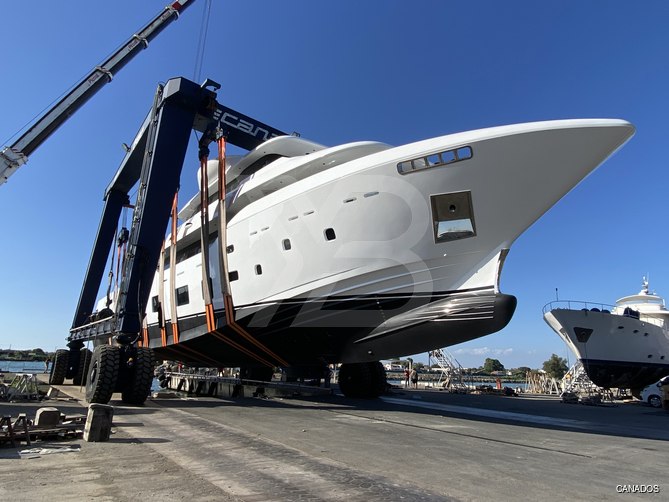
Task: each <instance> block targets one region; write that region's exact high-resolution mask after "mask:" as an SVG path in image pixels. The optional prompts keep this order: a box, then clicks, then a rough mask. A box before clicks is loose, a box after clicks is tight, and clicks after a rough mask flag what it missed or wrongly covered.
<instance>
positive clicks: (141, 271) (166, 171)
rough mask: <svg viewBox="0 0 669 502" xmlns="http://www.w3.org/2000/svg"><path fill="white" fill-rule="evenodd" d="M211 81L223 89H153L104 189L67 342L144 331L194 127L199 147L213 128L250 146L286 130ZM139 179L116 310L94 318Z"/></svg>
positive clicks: (188, 85) (179, 82)
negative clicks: (230, 103) (232, 104)
mask: <svg viewBox="0 0 669 502" xmlns="http://www.w3.org/2000/svg"><path fill="white" fill-rule="evenodd" d="M209 87H212V88H214V89H218V88H220V86H219V85H218V84H216V83H215V82H212V81H210V80H207V81H206V82H205V83H204V84H202V85H201V86H200V85H198V84H196V83H194V82H191V81H189V80H187V79H184V78H174V79H171V80H169V81H168V82H167V84H165V86H164V87H163V86H160V87H159V88H158V91H157V92H156V96H155V100H154V105H153V108H152V110H151V112H150V114H149V115H148V116H147V118H146V119H145V120H144V123H143V124H142V127H141V128H140V130H139V132H138V134H137V136H136V137H135V140H134V141H133V143H132V147H131V148H130V150H129V151H128V152H127V153H126V156H125V158H124V159H123V161H122V163H121V166H120V167H119V169H118V171H117V173H116V175H115V177H114V179H113V180H112V182H111V184H110V185H109V187H108V188H107V190H106V193H105V206H104V211H103V214H102V219H101V221H100V224H99V228H98V233H97V236H96V239H95V245H94V248H93V251H92V254H91V258H90V261H89V263H88V269H87V272H86V276H85V279H84V283H83V286H82V290H81V294H80V297H79V303H78V305H77V309H76V311H75V315H74V319H73V323H72V329H71V330H70V336H69V338H68V340H69V342H70V344H69V345H70V347H72V342H83V341H86V340H92V339H96V338H101V337H110V336H113V335H120V334H125V335H128V336H129V337H137V336H138V335H139V333H140V332H141V329H142V319H143V316H144V311H145V307H146V305H147V302H148V299H149V295H150V290H151V284H152V282H153V278H154V274H155V271H156V268H157V266H158V261H159V257H160V252H161V246H162V243H163V241H164V238H165V229H166V228H167V223H168V220H169V218H170V214H171V211H170V209H171V207H172V203H173V199H174V194H175V193H176V192H177V189H178V186H179V179H180V175H181V169H182V166H183V162H184V158H185V155H186V150H187V147H188V138H189V136H190V132H191V129H194V130H196V131H199V132H201V133H203V138H202V140H201V142H200V143H201V145H200V148H201V149H202V148H206V145H207V144H208V143H209V142H211V141H214V140H216V132H218V134H222V135H223V137H225V138H226V141H227V142H228V143H230V144H233V145H235V146H239V147H241V148H244V149H247V150H251V149H253V148H255V147H257V146H258V145H260V144H261V143H263V142H264V141H266V140H267V139H270V138H272V137H274V136H284V135H286V133H284V132H282V131H279V130H278V129H275V128H273V127H270V126H268V125H266V124H264V123H262V122H259V121H257V120H255V119H253V118H251V117H248V116H246V115H244V114H242V113H239V112H237V111H235V110H232V109H230V108H227V107H225V106H223V105H221V104H219V103H218V102H217V101H216V93H215V92H214V91H212V90H210V89H209ZM205 169H206V168H205ZM138 181H139V192H138V195H137V202H136V205H135V209H134V216H133V222H132V227H131V230H130V235H129V238H128V247H127V257H126V262H125V263H124V266H123V272H122V277H121V286H120V290H119V298H118V302H117V304H116V309H115V313H114V314H113V315H112V316H111V317H109V318H106V319H101V320H97V321H93V322H91V320H90V316H91V314H92V312H93V310H94V307H95V302H96V296H97V294H98V290H99V286H100V284H101V282H102V277H103V274H104V270H105V266H106V263H107V257H108V256H109V254H108V253H109V250H110V249H111V246H112V243H113V242H114V239H115V237H116V228H117V223H118V220H119V216H120V214H121V210H122V208H123V206H124V205H126V204H128V202H129V198H128V192H129V191H130V190H131V189H132V187H133V186H135V185H136V184H137V182H138Z"/></svg>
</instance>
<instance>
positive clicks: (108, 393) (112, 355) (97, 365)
mask: <svg viewBox="0 0 669 502" xmlns="http://www.w3.org/2000/svg"><path fill="white" fill-rule="evenodd" d="M119 358H120V353H119V349H118V347H112V346H111V345H100V346H98V347H95V350H94V351H93V358H92V359H91V364H90V367H89V370H88V375H87V377H86V400H87V401H88V402H89V403H99V404H107V403H108V402H109V400H110V399H111V397H112V395H113V394H114V390H115V389H116V379H117V378H118V365H119Z"/></svg>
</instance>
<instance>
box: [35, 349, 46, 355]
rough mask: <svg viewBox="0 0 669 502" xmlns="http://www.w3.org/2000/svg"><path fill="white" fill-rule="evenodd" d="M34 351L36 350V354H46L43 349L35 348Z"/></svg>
mask: <svg viewBox="0 0 669 502" xmlns="http://www.w3.org/2000/svg"><path fill="white" fill-rule="evenodd" d="M33 352H35V354H39V355H44V351H43V350H42V349H35V350H34V351H33Z"/></svg>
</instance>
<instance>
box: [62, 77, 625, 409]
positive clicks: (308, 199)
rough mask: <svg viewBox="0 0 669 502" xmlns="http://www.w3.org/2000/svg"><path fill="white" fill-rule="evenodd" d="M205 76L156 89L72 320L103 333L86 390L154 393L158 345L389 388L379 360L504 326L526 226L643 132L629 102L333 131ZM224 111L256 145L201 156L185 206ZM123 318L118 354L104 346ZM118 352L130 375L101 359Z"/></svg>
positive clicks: (227, 121)
mask: <svg viewBox="0 0 669 502" xmlns="http://www.w3.org/2000/svg"><path fill="white" fill-rule="evenodd" d="M204 87H206V85H205V86H202V88H201V87H200V86H197V85H196V84H194V83H190V82H187V81H185V80H184V79H173V80H171V81H169V82H168V83H167V86H166V87H165V89H164V90H163V89H159V95H157V98H156V103H157V104H154V109H153V111H152V117H155V118H151V119H149V118H147V120H146V121H145V123H144V126H143V127H142V129H141V130H140V134H138V136H137V138H136V140H135V141H134V143H133V149H132V152H129V153H128V154H127V156H126V159H125V160H124V163H123V164H122V166H121V168H120V169H119V173H117V176H116V177H115V178H114V180H113V182H112V184H111V185H110V187H109V188H108V190H107V198H106V206H105V211H104V213H103V218H102V220H101V224H100V229H99V231H98V238H97V239H96V245H95V248H94V251H93V254H92V257H91V261H90V263H89V271H88V272H87V275H86V279H85V281H84V286H83V288H82V295H81V298H80V302H79V306H78V308H77V312H76V314H75V321H74V322H73V328H72V330H71V331H70V338H69V340H70V351H71V352H72V351H73V350H77V347H78V346H81V345H77V344H82V342H83V341H84V340H95V342H96V344H97V345H98V347H96V349H95V350H96V351H95V353H94V354H93V359H92V366H91V369H90V370H89V371H86V372H85V374H87V375H88V377H87V396H88V399H89V401H92V402H106V400H108V399H109V397H111V392H112V391H113V390H114V389H119V388H121V389H126V392H127V393H128V396H129V399H128V400H129V401H130V402H133V401H138V400H139V399H135V396H137V395H139V394H141V393H142V392H143V387H142V386H143V385H144V383H142V384H141V385H139V384H138V385H135V384H133V383H132V379H133V378H136V377H135V376H134V375H136V374H137V371H136V370H135V369H132V368H134V367H136V363H137V361H136V358H138V357H139V358H143V359H144V360H145V361H148V359H149V357H153V354H155V355H156V356H157V357H158V358H162V359H168V360H179V361H181V362H183V363H185V364H188V365H192V366H204V367H240V368H242V376H243V377H247V378H258V379H262V378H266V377H267V376H268V375H270V374H271V372H272V371H273V369H274V368H275V367H281V368H283V369H284V371H285V372H286V375H287V376H288V377H289V378H297V377H300V376H305V377H310V376H312V375H322V373H321V372H322V371H323V368H324V367H325V366H326V365H328V364H339V363H342V365H341V368H340V372H339V385H340V388H341V390H342V391H343V392H344V394H346V395H349V396H364V397H372V396H376V395H378V394H379V393H380V392H381V391H382V390H383V389H384V387H385V375H384V371H383V367H382V366H381V364H380V363H379V361H380V360H381V359H387V358H391V357H395V356H401V355H406V354H413V353H418V352H424V351H428V350H432V349H434V348H436V347H447V346H450V345H453V344H457V343H461V342H464V341H467V340H471V339H474V338H477V337H481V336H485V335H488V334H490V333H493V332H496V331H498V330H500V329H502V328H503V327H504V326H506V325H507V323H508V322H509V320H510V319H511V316H512V315H513V312H514V309H515V306H516V298H515V297H514V296H512V295H509V294H505V293H502V292H501V290H500V274H501V272H502V266H503V264H504V260H505V258H506V256H507V254H508V252H509V249H510V247H511V244H512V243H513V242H514V241H515V239H516V238H518V236H519V235H521V233H522V232H523V231H525V230H526V229H527V228H528V227H529V226H531V225H532V224H533V223H534V222H535V221H536V220H537V219H538V218H539V217H540V216H541V215H542V214H544V213H545V212H546V211H547V210H548V209H549V208H551V207H552V206H553V205H554V204H555V203H556V202H557V201H558V200H560V199H561V198H562V197H563V196H564V195H565V194H566V193H567V192H569V191H570V190H571V189H572V188H573V187H574V186H576V185H577V184H578V183H579V182H580V181H581V180H582V179H583V178H585V177H586V176H587V175H588V174H589V173H591V172H592V171H593V170H594V169H595V168H596V167H597V166H599V165H600V164H601V163H602V162H603V161H604V160H606V159H607V158H608V157H609V156H610V155H612V154H613V153H614V152H615V151H616V150H617V149H618V148H620V147H621V146H622V145H623V144H624V143H625V142H626V141H627V140H628V139H629V138H630V137H631V136H632V135H633V133H634V128H633V126H632V125H631V124H630V123H628V122H626V121H623V120H617V119H575V120H558V121H546V122H534V123H525V124H516V125H507V126H500V127H492V128H487V129H480V130H474V131H468V132H462V133H456V134H450V135H446V136H440V137H436V138H432V139H427V140H423V141H418V142H415V143H410V144H406V145H402V146H396V147H393V146H390V145H386V144H383V143H379V142H371V141H365V142H355V143H349V144H345V145H340V146H335V147H326V146H323V145H320V144H317V143H314V142H311V141H308V140H306V139H303V138H301V137H297V136H291V135H286V134H285V133H281V132H271V131H274V130H273V129H272V128H270V127H269V126H266V125H263V124H260V125H254V124H256V123H255V122H253V119H251V118H248V117H245V116H242V115H241V114H239V113H237V112H234V111H225V110H224V107H222V105H219V104H218V103H213V104H212V102H211V101H212V100H213V98H211V99H210V98H207V99H204V98H203V97H202V94H203V93H205V92H209V91H206V90H204V89H203V88H204ZM209 94H213V93H211V92H209ZM177 97H178V98H179V99H177ZM161 100H162V101H161ZM189 100H190V101H189ZM187 102H191V103H192V110H191V109H188V110H191V111H189V112H188V113H185V112H184V110H185V109H186V108H187V106H186V105H185V104H184V103H187ZM203 103H204V104H203ZM212 110H213V113H212ZM212 121H214V122H215V126H216V130H218V129H221V128H223V129H224V130H225V135H227V139H222V138H221V137H218V143H219V146H220V147H221V148H224V146H225V144H226V141H229V142H230V143H232V144H236V145H237V146H242V147H243V148H245V149H247V150H249V152H248V153H247V154H246V155H244V156H241V157H229V158H226V157H225V154H224V149H223V150H221V151H220V153H219V160H218V162H215V161H214V162H209V163H208V162H207V161H206V160H205V157H204V156H202V155H201V168H200V171H199V176H200V193H199V194H198V195H196V196H195V197H194V198H192V199H191V200H189V201H188V202H187V203H186V205H185V206H184V207H183V208H182V209H181V211H180V212H179V214H178V215H177V214H176V209H175V208H176V204H172V199H173V198H174V193H175V192H176V190H177V188H178V179H179V178H178V174H179V173H180V169H181V165H182V164H183V155H184V153H185V149H186V146H185V145H186V144H187V139H188V136H189V132H190V128H191V127H196V126H197V127H202V128H201V129H200V130H202V131H204V134H203V141H204V140H207V141H210V140H209V139H208V138H209V137H210V136H211V137H213V136H214V135H213V134H212V129H211V128H209V127H207V128H205V127H204V126H203V124H204V125H206V123H211V122H212ZM187 128H188V129H187ZM249 137H252V139H253V141H248V140H249ZM233 140H234V141H233ZM256 140H258V141H256ZM235 141H237V142H236V143H235ZM244 145H249V147H248V148H247V147H246V146H244ZM135 146H137V148H139V149H140V150H141V149H142V148H144V146H145V147H146V152H149V153H150V154H148V155H147V154H143V153H136V149H135ZM203 150H206V148H203V147H202V146H201V151H203ZM142 158H143V159H144V160H143V163H142V162H140V159H142ZM177 163H178V164H179V165H178V168H177ZM140 164H141V174H140V167H139V166H140ZM158 169H160V171H159V170H158ZM137 181H139V188H140V190H139V193H138V196H137V202H136V203H135V209H134V214H133V218H132V221H133V227H132V229H131V230H130V232H129V234H130V235H129V238H128V241H127V243H128V253H127V256H126V258H125V259H124V260H123V270H124V272H123V274H122V278H121V284H120V287H119V290H118V298H117V300H111V301H110V300H109V299H105V300H104V302H103V303H102V304H101V305H100V307H103V308H101V309H99V310H100V312H99V313H98V314H94V315H92V316H91V315H90V312H91V310H93V309H94V304H95V300H94V299H93V300H91V295H92V294H94V293H93V292H94V291H97V288H98V287H99V286H98V285H99V279H100V278H101V277H102V276H103V268H104V263H105V261H106V257H107V256H108V252H109V246H110V245H111V243H112V242H113V240H114V238H113V235H114V233H115V230H114V229H115V228H116V225H117V222H118V214H119V213H120V204H121V203H122V202H123V201H124V200H125V198H127V194H128V193H129V191H130V189H131V187H132V185H133V184H135V183H137ZM170 205H172V206H173V216H172V226H171V230H170V232H169V235H168V237H167V239H164V237H165V230H164V229H165V228H167V227H168V220H169V206H170ZM110 208H111V209H110ZM147 208H152V209H151V211H153V212H150V211H149V209H147ZM148 216H151V218H149V219H148V220H147V218H148ZM115 218H116V219H115ZM177 223H179V224H177ZM107 243H108V244H107ZM161 243H162V244H161ZM105 245H106V246H107V250H106V251H105V252H104V253H103V251H102V249H103V248H104V247H105ZM161 247H162V250H160V249H161ZM96 281H98V282H96ZM94 288H95V289H94ZM93 298H94V297H93ZM89 305H90V306H89ZM87 312H88V313H87ZM112 336H113V339H114V340H116V342H118V343H119V344H120V346H121V348H120V351H121V355H120V356H118V354H116V351H115V349H114V348H113V347H112V348H109V346H107V345H104V344H106V343H107V342H108V340H109V339H110V338H112ZM138 343H139V345H141V347H140V348H141V350H139V349H137V351H135V349H134V348H132V347H134V346H135V345H136V344H138ZM124 347H130V348H129V349H128V350H126V349H125V348H124ZM149 353H151V354H152V355H151V356H149V355H148V354H149ZM140 354H143V355H141V357H140ZM119 358H120V359H119ZM106 360H108V362H105V361H106ZM119 361H121V362H120V363H119ZM147 364H148V363H147ZM116 365H119V367H120V369H119V370H118V371H119V375H120V376H118V378H120V379H121V380H120V382H121V383H119V382H118V381H117V380H116V378H117V376H116V375H115V374H114V375H112V372H110V376H109V378H106V377H105V371H104V370H105V368H107V367H110V366H111V367H114V366H116ZM131 366H132V368H131V369H128V368H130V367H131ZM140 366H141V367H144V366H145V363H142V364H140ZM115 371H116V370H115ZM103 377H105V378H103ZM105 380H106V381H105ZM140 380H141V381H142V382H144V377H140ZM140 387H141V389H140V390H133V389H136V388H140Z"/></svg>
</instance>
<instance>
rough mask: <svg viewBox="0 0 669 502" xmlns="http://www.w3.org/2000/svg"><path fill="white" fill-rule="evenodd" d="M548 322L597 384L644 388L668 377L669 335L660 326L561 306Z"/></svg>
mask: <svg viewBox="0 0 669 502" xmlns="http://www.w3.org/2000/svg"><path fill="white" fill-rule="evenodd" d="M544 320H545V321H546V322H547V323H548V325H549V326H550V327H551V328H552V329H553V330H554V331H555V332H556V333H557V334H558V335H559V336H560V338H562V339H563V340H564V341H565V342H566V343H567V345H568V346H569V348H570V349H571V350H572V352H573V353H574V354H575V355H576V356H577V357H578V359H579V360H580V361H581V362H582V363H583V367H584V368H585V371H586V373H587V375H588V378H590V380H592V382H593V383H594V384H595V385H598V386H600V387H603V388H631V389H640V388H643V387H645V386H647V385H650V384H651V383H654V382H656V381H657V380H659V379H660V378H661V377H662V376H665V375H667V374H669V350H668V349H669V335H668V333H667V332H666V331H665V330H664V329H663V328H662V327H660V326H657V325H654V324H652V323H650V322H646V321H643V320H641V319H638V318H635V317H630V316H624V315H617V314H613V313H609V312H602V311H599V309H595V310H588V309H583V310H573V309H560V308H558V309H553V310H550V311H549V312H546V313H545V314H544Z"/></svg>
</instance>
